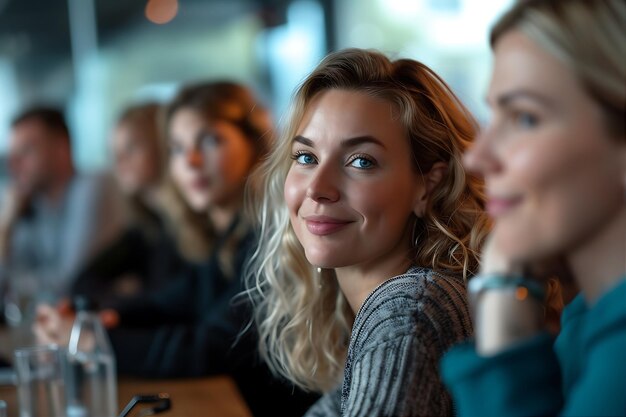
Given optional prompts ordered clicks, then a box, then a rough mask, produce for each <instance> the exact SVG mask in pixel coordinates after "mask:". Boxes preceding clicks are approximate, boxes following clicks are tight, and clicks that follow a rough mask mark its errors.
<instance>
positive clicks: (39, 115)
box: [11, 106, 70, 142]
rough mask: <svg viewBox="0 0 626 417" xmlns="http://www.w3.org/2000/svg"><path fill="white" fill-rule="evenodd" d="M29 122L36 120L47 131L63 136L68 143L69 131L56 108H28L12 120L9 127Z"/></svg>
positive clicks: (61, 113)
mask: <svg viewBox="0 0 626 417" xmlns="http://www.w3.org/2000/svg"><path fill="white" fill-rule="evenodd" d="M31 120H38V121H40V122H41V123H43V124H44V125H45V126H46V127H47V128H48V129H49V130H51V131H54V132H57V133H60V134H61V135H63V136H65V137H66V138H67V140H68V142H69V138H70V131H69V129H68V127H67V123H66V122H65V116H64V115H63V112H62V111H61V110H59V109H58V108H56V107H47V106H34V107H29V108H27V109H25V110H23V111H22V112H21V113H19V114H18V115H17V116H15V117H14V118H13V121H12V122H11V127H16V126H17V125H19V124H22V123H24V122H28V121H31Z"/></svg>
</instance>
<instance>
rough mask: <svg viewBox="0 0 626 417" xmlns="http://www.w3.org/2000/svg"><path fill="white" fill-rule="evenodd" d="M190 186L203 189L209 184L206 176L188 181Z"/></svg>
mask: <svg viewBox="0 0 626 417" xmlns="http://www.w3.org/2000/svg"><path fill="white" fill-rule="evenodd" d="M189 185H191V188H192V189H194V190H204V189H206V188H207V187H208V186H209V180H208V179H206V178H196V179H194V180H192V181H191V182H190V184H189Z"/></svg>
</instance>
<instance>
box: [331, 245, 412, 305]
mask: <svg viewBox="0 0 626 417" xmlns="http://www.w3.org/2000/svg"><path fill="white" fill-rule="evenodd" d="M398 249H400V248H396V250H395V254H394V255H392V256H389V255H386V256H382V257H380V258H378V259H377V260H375V261H372V262H368V263H366V264H359V265H351V266H347V267H342V268H336V269H335V273H336V275H337V282H338V283H339V287H340V288H341V292H343V294H344V296H345V297H346V300H347V301H348V304H350V308H352V311H353V312H354V314H357V313H358V311H359V309H360V308H361V306H362V305H363V303H364V302H365V299H366V298H367V297H368V296H369V295H370V294H371V293H372V291H374V290H375V289H376V287H378V286H379V285H380V284H382V283H383V282H385V281H387V280H389V279H391V278H393V277H395V276H397V275H401V274H403V273H405V272H406V271H407V269H409V266H410V265H411V260H410V259H408V257H407V256H406V254H407V253H409V249H408V247H407V248H404V250H398Z"/></svg>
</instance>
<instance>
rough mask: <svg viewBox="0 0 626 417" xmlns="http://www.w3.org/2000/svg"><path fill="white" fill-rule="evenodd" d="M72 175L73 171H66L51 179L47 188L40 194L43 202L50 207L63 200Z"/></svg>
mask: <svg viewBox="0 0 626 417" xmlns="http://www.w3.org/2000/svg"><path fill="white" fill-rule="evenodd" d="M73 175H74V171H73V170H68V171H67V172H62V173H60V174H59V175H57V176H56V177H55V178H51V181H50V182H49V183H48V186H47V187H46V188H45V190H43V192H42V194H41V196H42V198H43V199H44V201H45V202H46V203H47V204H50V205H57V204H58V203H59V202H60V201H61V199H62V198H63V195H64V194H65V191H66V189H67V186H68V184H69V183H70V181H71V180H72V176H73Z"/></svg>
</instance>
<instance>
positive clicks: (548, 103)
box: [487, 90, 554, 107]
mask: <svg viewBox="0 0 626 417" xmlns="http://www.w3.org/2000/svg"><path fill="white" fill-rule="evenodd" d="M519 99H528V100H532V101H535V102H538V103H539V104H541V105H543V106H545V107H554V102H553V101H552V100H550V99H549V98H548V97H545V96H543V95H541V94H539V93H535V92H534V91H529V90H514V91H511V92H508V93H505V94H502V95H500V96H498V97H497V98H496V103H497V105H498V107H507V106H508V105H510V104H511V102H512V101H515V100H519ZM487 102H489V99H487Z"/></svg>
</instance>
